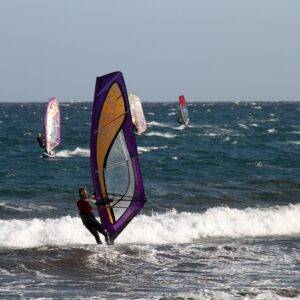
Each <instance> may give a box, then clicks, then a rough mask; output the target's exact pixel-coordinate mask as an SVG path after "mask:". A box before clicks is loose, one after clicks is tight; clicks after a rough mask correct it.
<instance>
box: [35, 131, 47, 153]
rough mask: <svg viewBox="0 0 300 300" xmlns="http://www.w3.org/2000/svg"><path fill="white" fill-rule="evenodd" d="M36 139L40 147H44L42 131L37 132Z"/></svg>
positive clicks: (44, 140)
mask: <svg viewBox="0 0 300 300" xmlns="http://www.w3.org/2000/svg"><path fill="white" fill-rule="evenodd" d="M36 141H37V142H38V144H39V145H40V147H41V148H43V149H46V138H45V135H44V134H43V133H40V132H39V133H38V135H37V136H36Z"/></svg>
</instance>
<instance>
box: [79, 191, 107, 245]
mask: <svg viewBox="0 0 300 300" xmlns="http://www.w3.org/2000/svg"><path fill="white" fill-rule="evenodd" d="M79 197H80V198H79V200H78V201H77V207H78V210H79V215H80V218H81V220H82V223H83V225H84V226H85V227H86V228H87V229H88V231H89V232H90V233H91V234H92V235H93V236H94V237H95V240H96V242H97V244H102V243H101V240H100V237H99V233H98V232H100V233H101V234H103V235H104V238H105V242H106V243H107V244H110V240H109V236H108V233H107V232H106V231H105V230H104V228H103V226H102V225H101V223H99V222H98V221H97V219H96V218H95V215H94V213H93V206H92V204H95V205H101V204H99V203H97V201H96V200H95V199H91V198H89V194H88V192H87V190H86V189H85V188H83V187H82V188H80V189H79Z"/></svg>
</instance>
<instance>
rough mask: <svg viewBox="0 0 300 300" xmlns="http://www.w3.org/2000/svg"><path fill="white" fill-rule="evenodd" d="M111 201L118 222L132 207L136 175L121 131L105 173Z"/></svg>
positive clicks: (109, 157)
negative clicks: (129, 207)
mask: <svg viewBox="0 0 300 300" xmlns="http://www.w3.org/2000/svg"><path fill="white" fill-rule="evenodd" d="M104 176H105V185H106V190H107V193H108V197H109V199H113V200H114V201H113V203H111V207H112V208H113V211H114V214H115V219H116V221H117V220H118V219H119V218H120V217H121V216H122V215H123V213H124V212H125V211H126V209H127V208H128V206H129V205H130V203H131V201H132V198H133V193H134V173H133V169H132V163H131V160H130V156H129V153H128V150H127V146H126V142H125V139H124V135H123V132H122V131H120V132H119V134H118V136H117V138H116V140H115V142H114V144H113V145H112V147H111V149H110V153H109V155H108V158H107V162H106V167H105V171H104Z"/></svg>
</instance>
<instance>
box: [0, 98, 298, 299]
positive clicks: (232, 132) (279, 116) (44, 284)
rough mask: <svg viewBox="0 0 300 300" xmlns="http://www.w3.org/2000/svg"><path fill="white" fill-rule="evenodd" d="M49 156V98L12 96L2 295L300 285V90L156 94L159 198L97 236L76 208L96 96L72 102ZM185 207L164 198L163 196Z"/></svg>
mask: <svg viewBox="0 0 300 300" xmlns="http://www.w3.org/2000/svg"><path fill="white" fill-rule="evenodd" d="M61 109H62V122H63V123H62V126H63V127H62V138H63V143H62V145H61V146H60V148H59V149H58V150H57V154H56V157H55V158H53V159H42V158H41V157H40V149H39V148H38V146H37V144H36V142H35V135H36V133H37V132H38V131H39V130H41V127H42V124H43V115H44V111H45V104H44V103H43V104H41V103H36V104H30V103H27V104H0V153H1V154H0V155H1V156H0V253H1V255H0V298H5V299H9V298H11V299H15V298H17V297H20V298H25V299H32V298H39V297H42V298H65V299H68V298H76V297H77V298H102V299H105V298H110V299H120V298H124V299H141V298H143V299H290V298H297V297H298V298H299V297H300V288H299V282H300V270H299V266H300V264H299V260H300V254H299V253H300V251H299V250H300V249H299V248H300V242H299V237H300V222H299V219H300V203H299V192H300V182H299V177H300V161H299V154H300V122H299V120H300V103H299V102H298V103H284V102H278V103H262V102H257V103H197V104H196V103H194V104H190V105H189V106H188V109H189V112H190V118H191V126H190V128H188V129H183V128H182V127H181V126H178V124H177V123H176V117H177V116H176V113H177V105H176V103H155V104H153V103H145V104H144V110H145V114H146V118H147V121H148V123H149V129H148V131H147V132H146V134H145V135H144V136H139V137H137V142H138V146H139V153H140V162H141V166H142V171H143V177H144V183H145V188H146V191H147V195H148V198H149V199H150V200H151V201H152V202H154V203H152V202H148V203H147V205H146V207H145V209H144V210H143V212H142V213H141V214H140V215H139V216H138V217H137V218H135V219H134V221H133V222H131V223H130V225H129V226H128V227H127V228H126V229H125V230H124V232H123V233H122V234H121V235H120V237H119V238H118V239H117V240H116V243H115V245H114V246H110V247H108V246H97V245H95V243H94V240H93V238H92V237H91V236H90V235H89V233H88V232H87V230H86V229H85V228H84V227H83V226H82V224H81V221H80V219H78V217H77V211H76V203H75V200H76V197H77V188H78V187H79V186H82V185H85V186H87V187H88V188H89V189H90V190H91V189H92V185H91V179H90V167H89V129H90V114H91V103H63V104H62V105H61ZM155 203H156V204H159V205H161V206H164V207H169V208H173V209H162V208H159V207H157V206H155V205H154V204H155Z"/></svg>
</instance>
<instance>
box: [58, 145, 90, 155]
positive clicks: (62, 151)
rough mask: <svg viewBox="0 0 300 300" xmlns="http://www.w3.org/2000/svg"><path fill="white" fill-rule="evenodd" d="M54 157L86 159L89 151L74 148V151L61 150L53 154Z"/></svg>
mask: <svg viewBox="0 0 300 300" xmlns="http://www.w3.org/2000/svg"><path fill="white" fill-rule="evenodd" d="M55 156H57V157H72V156H84V157H88V156H90V150H89V149H83V148H79V147H77V148H75V150H61V151H59V152H57V153H55Z"/></svg>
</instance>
